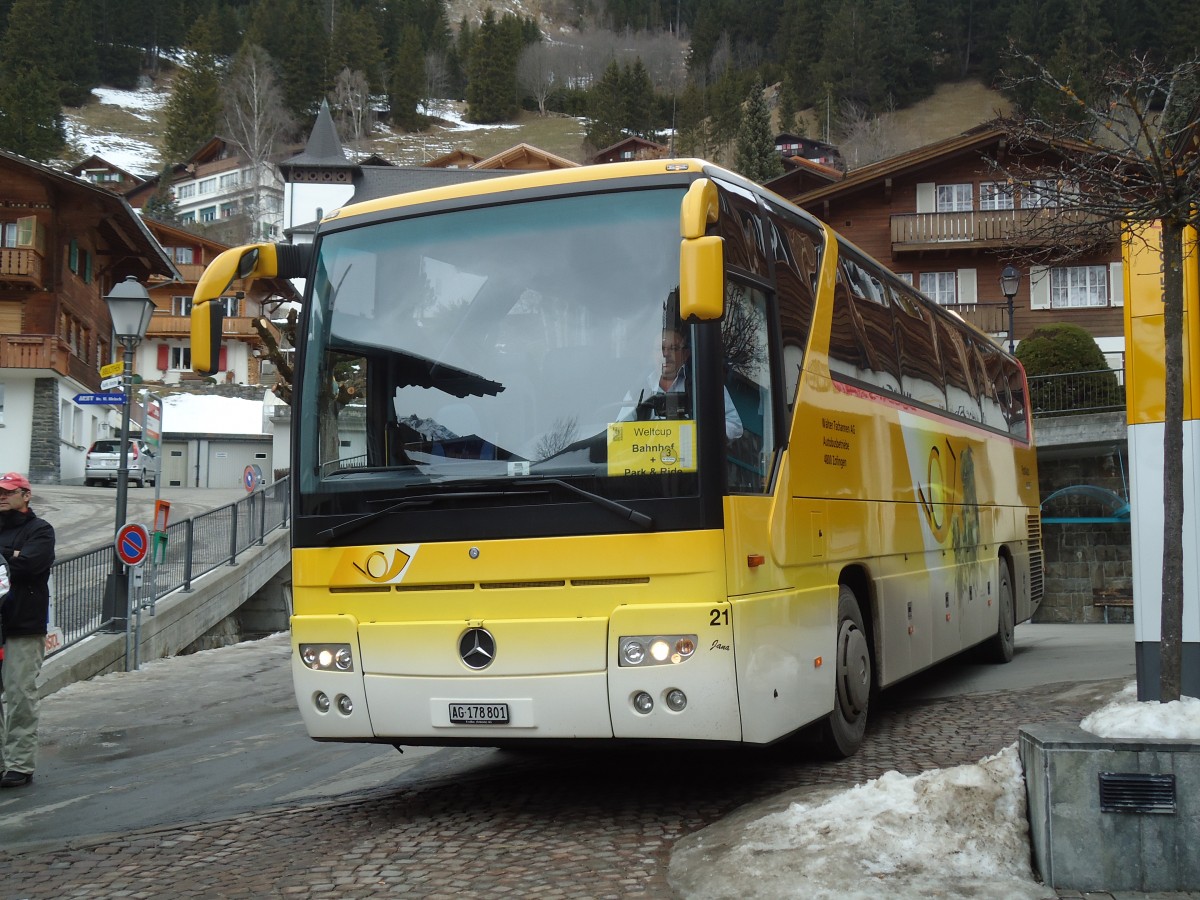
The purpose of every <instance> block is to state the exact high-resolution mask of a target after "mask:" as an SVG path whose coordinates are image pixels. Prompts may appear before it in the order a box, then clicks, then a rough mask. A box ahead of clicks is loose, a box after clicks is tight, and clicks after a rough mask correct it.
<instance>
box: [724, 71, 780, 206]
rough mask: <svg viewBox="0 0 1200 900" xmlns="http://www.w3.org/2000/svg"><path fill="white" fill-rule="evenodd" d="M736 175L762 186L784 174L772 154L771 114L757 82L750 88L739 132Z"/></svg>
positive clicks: (774, 154)
mask: <svg viewBox="0 0 1200 900" xmlns="http://www.w3.org/2000/svg"><path fill="white" fill-rule="evenodd" d="M734 166H735V168H736V169H737V171H738V172H740V173H741V174H743V175H745V176H746V177H747V178H749V179H750V180H751V181H757V182H759V183H762V182H764V181H769V180H770V179H772V178H774V177H775V176H776V175H780V174H782V173H783V163H782V162H781V161H780V159H779V154H778V153H777V152H776V150H775V135H774V133H773V131H772V129H771V110H770V109H768V108H767V101H766V98H765V97H764V96H763V85H762V82H761V81H756V82H755V83H754V85H753V86H752V87H751V88H750V96H749V97H748V98H747V99H746V108H745V110H744V111H743V113H742V125H741V128H739V129H738V137H737V162H736V163H735V164H734Z"/></svg>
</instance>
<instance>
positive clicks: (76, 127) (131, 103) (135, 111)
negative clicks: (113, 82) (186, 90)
mask: <svg viewBox="0 0 1200 900" xmlns="http://www.w3.org/2000/svg"><path fill="white" fill-rule="evenodd" d="M92 94H93V95H94V96H95V97H96V99H97V100H98V101H99V102H100V103H104V104H108V105H110V106H119V107H121V108H122V109H124V110H126V111H128V112H129V113H131V114H132V115H133V116H135V117H136V118H138V119H141V120H142V121H144V122H154V121H156V118H157V117H156V116H155V112H156V111H157V110H159V109H162V108H163V107H164V106H165V105H166V103H167V100H168V98H169V97H170V95H169V94H167V93H166V92H158V91H153V90H149V89H146V90H139V91H119V90H115V89H113V88H93V89H92ZM63 125H64V127H65V129H66V132H67V141H68V142H69V143H70V144H72V145H73V146H75V147H77V148H79V149H80V150H82V151H83V153H84V154H85V155H89V156H90V155H95V156H99V157H100V158H101V159H104V160H107V161H108V162H110V163H112V164H113V165H115V166H119V167H120V168H122V169H124V170H125V171H126V172H133V173H135V174H137V175H142V176H144V177H149V176H151V175H155V174H157V172H158V166H159V157H158V149H157V148H156V147H154V146H153V145H152V144H150V143H149V142H148V141H144V140H139V139H137V138H133V137H129V136H128V135H123V134H114V133H111V132H101V133H91V132H88V131H85V130H84V129H83V127H82V124H81V121H80V120H79V119H78V118H77V117H75V116H72V115H71V112H70V110H68V111H67V113H66V115H65V116H64V117H63Z"/></svg>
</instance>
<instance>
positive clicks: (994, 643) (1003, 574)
mask: <svg viewBox="0 0 1200 900" xmlns="http://www.w3.org/2000/svg"><path fill="white" fill-rule="evenodd" d="M997 568H998V571H997V573H996V579H997V585H996V598H997V605H998V606H999V609H997V611H996V613H997V617H996V633H995V635H993V636H992V637H991V638H989V639H988V641H987V643H986V644H984V645H983V653H984V658H985V659H987V660H988V662H994V663H1006V662H1011V661H1012V658H1013V650H1014V647H1015V645H1016V636H1015V634H1014V629H1015V628H1016V615H1015V611H1014V607H1015V603H1014V602H1013V590H1012V575H1011V574H1010V573H1009V571H1008V563H1007V562H1006V561H1005V560H1003V559H1001V560H999V561H998V562H997Z"/></svg>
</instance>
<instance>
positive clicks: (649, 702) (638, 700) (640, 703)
mask: <svg viewBox="0 0 1200 900" xmlns="http://www.w3.org/2000/svg"><path fill="white" fill-rule="evenodd" d="M633 708H634V709H636V710H637V711H638V712H640V713H641V714H642V715H648V714H649V713H650V711H651V710H653V709H654V698H653V697H651V696H650V695H649V694H647V693H646V692H645V691H638V692H637V693H636V694H634V695H633Z"/></svg>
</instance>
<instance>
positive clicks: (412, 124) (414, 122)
mask: <svg viewBox="0 0 1200 900" xmlns="http://www.w3.org/2000/svg"><path fill="white" fill-rule="evenodd" d="M424 84H425V57H424V54H423V53H422V52H421V35H420V32H418V31H417V26H415V25H409V26H408V28H407V29H405V32H404V39H403V40H402V41H401V43H400V47H399V49H398V50H397V51H396V57H395V59H393V60H392V78H391V82H390V83H389V87H388V102H389V104H390V106H391V110H392V127H393V128H403V129H404V130H405V131H416V130H417V129H418V128H420V127H421V116H420V115H419V113H418V112H417V104H418V103H420V102H421V94H422V88H423V87H424Z"/></svg>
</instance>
